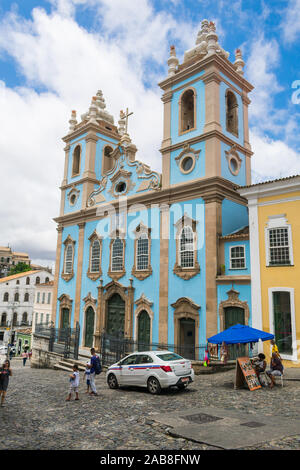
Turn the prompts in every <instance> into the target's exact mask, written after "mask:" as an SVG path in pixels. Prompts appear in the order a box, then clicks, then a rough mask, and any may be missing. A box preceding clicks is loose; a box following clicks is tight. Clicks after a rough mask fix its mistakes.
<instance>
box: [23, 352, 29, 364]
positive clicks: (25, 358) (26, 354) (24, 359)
mask: <svg viewBox="0 0 300 470" xmlns="http://www.w3.org/2000/svg"><path fill="white" fill-rule="evenodd" d="M22 358H23V366H25V365H26V361H27V358H28V353H27V352H25V351H24V352H23V353H22Z"/></svg>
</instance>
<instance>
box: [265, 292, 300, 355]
mask: <svg viewBox="0 0 300 470" xmlns="http://www.w3.org/2000/svg"><path fill="white" fill-rule="evenodd" d="M273 292H289V293H290V307H291V319H292V348H293V354H292V355H290V354H281V353H280V356H281V358H282V359H285V360H287V361H297V338H296V319H295V293H294V288H292V287H269V289H268V293H269V324H270V333H271V334H273V335H275V327H274V315H273V313H274V303H273Z"/></svg>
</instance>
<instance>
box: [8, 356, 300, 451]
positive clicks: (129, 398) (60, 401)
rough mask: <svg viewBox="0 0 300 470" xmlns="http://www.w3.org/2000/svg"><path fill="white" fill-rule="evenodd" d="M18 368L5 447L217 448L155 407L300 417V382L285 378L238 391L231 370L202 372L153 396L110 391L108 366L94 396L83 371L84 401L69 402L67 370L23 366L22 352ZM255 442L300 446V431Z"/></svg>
mask: <svg viewBox="0 0 300 470" xmlns="http://www.w3.org/2000/svg"><path fill="white" fill-rule="evenodd" d="M12 369H13V377H12V378H11V379H10V384H9V388H8V392H7V399H6V402H5V407H4V408H1V409H0V436H1V437H0V448H1V449H83V450H88V449H94V450H102V449H105V450H113V449H128V450H133V449H141V450H144V449H147V450H150V449H159V450H171V449H174V450H181V449H182V450H183V449H187V450H191V449H200V450H201V449H213V447H211V446H207V445H205V444H201V443H195V442H192V441H188V440H185V439H178V438H174V437H171V436H170V435H169V434H168V428H167V427H166V426H162V425H158V424H157V423H156V422H155V421H154V414H155V413H157V412H161V413H167V412H173V411H176V410H187V409H188V408H192V407H196V406H199V407H205V406H212V405H213V406H214V407H216V408H218V407H220V408H227V409H231V410H240V411H245V412H247V413H260V412H261V413H262V414H263V415H267V416H275V415H276V416H282V417H290V418H300V406H299V405H300V381H292V380H286V381H285V383H284V387H283V388H281V387H280V386H276V387H274V389H273V390H270V389H265V388H264V389H261V390H257V391H254V392H250V391H248V390H246V389H241V390H234V389H233V379H234V374H235V371H234V370H232V371H228V372H224V373H218V374H213V375H200V376H196V379H195V382H194V384H192V385H191V386H190V388H188V389H187V390H184V391H178V390H177V389H176V390H171V391H164V392H163V393H162V394H161V395H158V396H152V395H150V394H149V393H148V392H147V391H146V390H142V389H137V388H135V389H128V388H127V389H121V390H110V389H109V388H108V387H107V385H106V383H105V374H104V373H103V374H101V376H99V377H97V378H96V385H97V389H98V393H99V396H98V397H90V396H88V395H86V394H85V384H84V381H83V378H82V377H83V374H82V373H81V383H80V401H77V402H76V401H72V402H66V401H65V398H66V396H67V392H68V373H67V372H62V371H55V370H50V369H31V368H30V366H29V365H26V367H23V366H22V362H21V361H20V360H17V359H13V361H12ZM298 375H299V374H298ZM252 448H253V447H252ZM255 448H256V449H300V435H298V436H292V437H287V438H284V439H280V440H278V441H271V442H269V443H263V444H261V445H259V446H256V447H255Z"/></svg>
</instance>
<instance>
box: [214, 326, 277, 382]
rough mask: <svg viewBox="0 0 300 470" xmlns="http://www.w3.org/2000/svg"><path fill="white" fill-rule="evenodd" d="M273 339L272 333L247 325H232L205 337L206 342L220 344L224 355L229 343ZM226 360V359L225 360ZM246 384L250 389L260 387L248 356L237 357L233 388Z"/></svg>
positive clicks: (251, 342)
mask: <svg viewBox="0 0 300 470" xmlns="http://www.w3.org/2000/svg"><path fill="white" fill-rule="evenodd" d="M271 339H274V335H273V334H271V333H267V332H265V331H261V330H257V329H256V328H251V327H250V326H247V325H239V324H237V325H234V326H231V327H230V328H228V329H227V330H224V331H222V332H221V333H218V334H217V335H214V336H211V337H210V338H208V339H207V341H208V343H212V344H216V345H221V356H222V354H224V355H225V351H226V347H227V345H229V344H246V343H250V344H253V343H257V342H258V341H260V340H261V341H269V340H271ZM225 362H226V361H225ZM245 383H246V384H247V386H248V387H249V389H250V390H256V389H257V388H260V387H261V385H260V383H259V380H258V377H257V375H256V372H255V370H254V368H253V365H252V362H251V360H250V358H249V357H239V358H237V360H236V376H235V388H239V387H241V386H242V385H244V384H245Z"/></svg>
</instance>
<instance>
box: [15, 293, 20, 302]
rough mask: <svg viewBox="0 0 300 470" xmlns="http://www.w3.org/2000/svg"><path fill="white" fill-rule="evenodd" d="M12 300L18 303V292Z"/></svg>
mask: <svg viewBox="0 0 300 470" xmlns="http://www.w3.org/2000/svg"><path fill="white" fill-rule="evenodd" d="M14 300H15V302H19V293H18V292H16V293H15V297H14Z"/></svg>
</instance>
